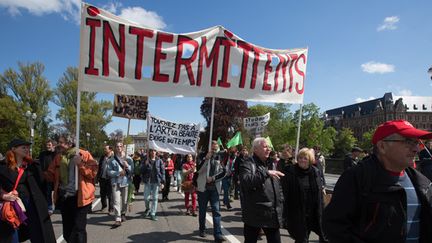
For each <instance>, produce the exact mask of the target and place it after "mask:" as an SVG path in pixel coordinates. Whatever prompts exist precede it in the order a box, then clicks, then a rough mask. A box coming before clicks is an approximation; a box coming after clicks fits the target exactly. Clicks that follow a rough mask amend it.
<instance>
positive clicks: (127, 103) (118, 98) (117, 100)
mask: <svg viewBox="0 0 432 243" xmlns="http://www.w3.org/2000/svg"><path fill="white" fill-rule="evenodd" d="M147 107H148V98H147V96H136V95H119V94H116V95H114V107H113V114H112V115H113V116H118V117H125V118H129V119H137V120H145V119H146V114H147Z"/></svg>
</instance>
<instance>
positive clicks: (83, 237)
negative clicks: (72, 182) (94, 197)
mask: <svg viewBox="0 0 432 243" xmlns="http://www.w3.org/2000/svg"><path fill="white" fill-rule="evenodd" d="M91 205H92V204H91V203H90V204H89V205H86V206H84V207H78V205H77V197H76V196H73V197H68V198H66V199H65V201H64V204H63V207H62V209H61V215H62V223H63V238H64V239H65V241H66V242H68V243H86V242H87V231H86V226H87V213H88V212H89V211H90V209H91Z"/></svg>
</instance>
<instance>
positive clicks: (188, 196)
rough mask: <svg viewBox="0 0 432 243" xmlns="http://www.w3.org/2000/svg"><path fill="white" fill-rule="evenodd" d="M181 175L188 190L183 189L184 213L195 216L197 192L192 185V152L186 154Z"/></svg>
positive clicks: (193, 164) (193, 168) (194, 166)
mask: <svg viewBox="0 0 432 243" xmlns="http://www.w3.org/2000/svg"><path fill="white" fill-rule="evenodd" d="M182 172H183V175H182V177H183V178H184V181H183V183H184V185H188V186H187V187H189V188H190V189H189V190H187V189H186V190H185V191H184V194H185V208H186V215H192V216H194V217H196V216H197V214H196V208H197V205H196V204H197V202H196V200H197V193H196V188H195V187H194V186H193V182H192V180H193V176H194V173H195V172H196V163H195V161H194V159H193V156H192V154H187V155H186V162H185V163H184V164H183V171H182Z"/></svg>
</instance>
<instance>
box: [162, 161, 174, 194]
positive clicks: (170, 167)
mask: <svg viewBox="0 0 432 243" xmlns="http://www.w3.org/2000/svg"><path fill="white" fill-rule="evenodd" d="M162 161H163V163H164V166H165V186H164V188H163V190H162V200H161V202H164V201H168V200H169V198H168V195H169V192H170V186H171V177H172V175H173V174H174V162H173V161H172V159H171V157H170V154H169V153H164V154H163V158H162Z"/></svg>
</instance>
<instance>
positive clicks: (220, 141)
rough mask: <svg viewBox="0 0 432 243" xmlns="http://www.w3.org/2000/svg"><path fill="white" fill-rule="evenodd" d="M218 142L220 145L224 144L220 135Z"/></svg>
mask: <svg viewBox="0 0 432 243" xmlns="http://www.w3.org/2000/svg"><path fill="white" fill-rule="evenodd" d="M217 144H218V145H219V146H222V140H221V138H220V137H218V139H217Z"/></svg>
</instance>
